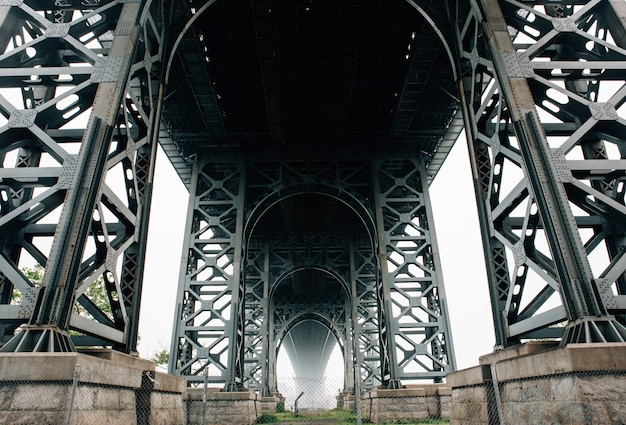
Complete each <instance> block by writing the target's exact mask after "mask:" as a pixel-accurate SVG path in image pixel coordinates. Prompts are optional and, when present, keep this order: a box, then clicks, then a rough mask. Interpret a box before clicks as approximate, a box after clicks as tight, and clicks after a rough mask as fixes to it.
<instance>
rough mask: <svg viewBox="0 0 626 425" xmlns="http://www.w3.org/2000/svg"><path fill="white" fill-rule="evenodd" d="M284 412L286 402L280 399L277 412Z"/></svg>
mask: <svg viewBox="0 0 626 425" xmlns="http://www.w3.org/2000/svg"><path fill="white" fill-rule="evenodd" d="M283 412H285V402H284V401H279V402H278V403H276V413H283Z"/></svg>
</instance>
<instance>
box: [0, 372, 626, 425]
mask: <svg viewBox="0 0 626 425" xmlns="http://www.w3.org/2000/svg"><path fill="white" fill-rule="evenodd" d="M135 372H136V373H135ZM135 372H134V373H119V374H116V373H111V372H110V371H106V370H102V371H100V372H97V373H96V372H94V371H91V370H88V369H81V368H80V367H76V369H75V371H74V377H73V379H66V380H57V381H24V380H16V381H10V380H3V381H0V424H11V425H26V424H29V425H31V424H51V425H52V424H54V425H57V424H58V425H102V424H106V425H116V424H119V425H134V424H138V425H148V424H151V425H215V424H218V423H219V424H233V425H243V424H252V423H291V422H289V421H293V422H294V423H295V422H302V421H305V422H302V423H309V424H314V423H327V424H333V423H334V424H338V425H344V424H348V423H355V424H356V423H378V424H396V423H398V424H399V423H402V424H419V423H431V424H432V423H440V424H446V423H451V424H458V425H469V424H488V425H518V424H519V425H526V424H535V423H550V424H568V425H587V424H626V403H624V400H626V371H625V370H609V371H582V372H567V373H554V374H549V375H543V376H540V377H532V378H522V379H508V378H507V379H499V377H498V375H497V374H496V373H495V368H494V367H493V366H490V365H486V366H482V367H481V366H479V367H476V368H471V369H468V370H466V371H461V372H457V373H456V375H457V376H455V377H454V378H453V379H451V380H450V381H454V382H450V383H449V384H443V385H434V384H425V385H415V386H405V387H404V388H401V389H373V390H370V391H366V392H364V393H363V395H362V397H361V398H360V399H359V400H356V399H355V398H354V395H353V393H351V392H349V391H348V392H344V391H342V389H343V378H342V377H341V378H340V377H325V378H306V379H305V378H293V377H290V378H284V377H283V378H279V380H278V384H279V392H280V393H279V394H274V395H273V396H271V397H261V396H260V394H258V393H256V392H254V391H252V390H250V391H243V392H241V393H235V394H233V393H224V392H220V389H219V388H202V387H201V388H195V389H194V388H185V387H184V385H183V387H182V388H180V387H177V386H176V385H175V384H172V382H170V380H172V379H174V378H172V377H170V376H169V375H167V374H163V373H158V372H154V371H135ZM70 376H71V375H70ZM176 379H177V378H176ZM462 379H463V380H464V381H463V382H462V381H461V380H462ZM176 388H178V389H176ZM342 412H343V413H342ZM331 413H332V415H331ZM315 418H321V419H319V420H317V421H316V419H315ZM333 418H334V419H333Z"/></svg>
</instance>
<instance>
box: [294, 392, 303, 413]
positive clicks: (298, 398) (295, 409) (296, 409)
mask: <svg viewBox="0 0 626 425" xmlns="http://www.w3.org/2000/svg"><path fill="white" fill-rule="evenodd" d="M303 395H304V391H302V392H301V393H300V395H299V396H298V397H296V401H295V402H294V403H293V404H294V406H293V415H294V416H298V400H300V397H302V396H303Z"/></svg>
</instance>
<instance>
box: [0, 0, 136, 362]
mask: <svg viewBox="0 0 626 425" xmlns="http://www.w3.org/2000/svg"><path fill="white" fill-rule="evenodd" d="M140 11H141V5H140V4H139V3H127V4H125V5H124V6H123V7H122V9H121V12H120V14H119V20H118V25H117V28H118V30H116V31H115V34H116V35H115V37H114V39H113V41H112V44H111V47H110V49H109V52H108V56H107V57H106V58H105V59H103V62H104V64H105V66H104V67H105V68H106V67H107V64H109V65H110V67H109V68H108V69H107V71H109V73H108V74H106V73H105V75H102V76H98V75H97V74H96V73H95V72H94V77H92V80H93V81H98V82H99V84H98V87H97V92H96V95H95V98H94V100H93V110H92V114H91V118H90V121H89V124H88V125H87V129H86V131H85V132H84V135H83V139H82V142H81V148H80V152H79V154H78V156H77V157H76V159H75V162H73V161H67V164H65V163H64V170H65V171H67V172H68V175H67V176H66V177H67V181H66V182H65V183H64V184H65V185H66V188H67V190H66V192H65V199H64V208H63V209H62V211H61V217H60V219H59V224H58V226H57V228H56V232H55V236H54V242H53V246H52V248H51V251H50V255H49V259H48V263H47V266H46V272H45V275H44V281H43V284H42V287H41V289H40V290H39V292H38V294H37V299H36V301H35V305H34V308H33V311H32V314H31V316H30V320H29V322H28V326H25V327H24V328H23V330H22V331H21V332H20V333H19V334H18V335H16V336H15V337H14V338H12V339H11V340H10V341H9V342H8V343H7V344H6V345H5V346H4V347H3V348H2V350H3V351H73V350H74V346H73V344H72V341H71V340H70V338H69V333H68V330H69V324H70V317H71V313H72V305H73V303H74V301H75V296H76V294H75V289H76V286H77V280H78V276H79V272H80V271H81V270H80V269H81V263H82V257H83V251H84V248H85V245H86V241H87V238H88V236H89V232H90V230H91V229H90V227H91V226H92V217H93V215H94V209H95V206H96V203H97V201H98V197H99V195H100V193H99V192H100V187H101V184H102V180H103V176H104V175H105V169H106V161H107V154H108V152H109V146H110V143H111V139H112V137H113V133H114V126H115V123H116V119H117V116H118V113H119V105H120V102H121V99H122V97H123V94H124V92H125V87H126V81H127V76H128V73H129V69H130V65H131V63H132V62H131V61H132V59H133V54H134V51H135V46H136V41H137V38H138V27H137V22H138V20H139V14H140ZM45 25H47V26H48V27H47V31H48V32H46V34H45V35H46V36H48V34H53V33H55V32H60V33H61V34H62V33H64V31H66V30H67V29H69V25H70V24H67V28H66V27H65V26H64V25H66V24H60V23H59V24H57V23H52V22H49V21H48V22H46V23H45ZM115 61H117V62H115ZM31 112H32V113H31ZM37 113H38V111H37V110H36V109H34V110H32V111H18V110H16V111H14V114H12V115H14V118H13V119H14V120H15V119H17V118H18V116H21V117H26V116H28V117H30V120H27V121H28V122H27V121H24V120H23V118H22V119H20V120H19V121H20V122H21V123H18V121H15V123H16V124H17V125H27V126H30V127H33V130H35V129H34V126H35V123H36V121H37ZM10 121H11V120H10ZM48 124H50V123H48ZM38 131H39V130H35V131H34V134H38ZM58 155H59V157H60V158H62V157H63V156H64V155H63V152H61V151H60V150H59V152H58ZM65 165H68V167H67V168H65ZM120 319H121V320H123V318H118V320H120Z"/></svg>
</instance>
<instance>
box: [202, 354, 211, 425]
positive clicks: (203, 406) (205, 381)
mask: <svg viewBox="0 0 626 425" xmlns="http://www.w3.org/2000/svg"><path fill="white" fill-rule="evenodd" d="M208 385H209V366H208V365H207V367H205V368H204V389H203V391H202V417H201V419H200V425H204V424H205V421H206V392H207V387H208Z"/></svg>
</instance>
